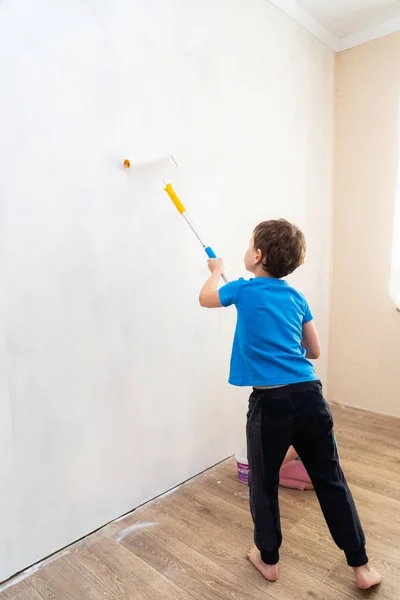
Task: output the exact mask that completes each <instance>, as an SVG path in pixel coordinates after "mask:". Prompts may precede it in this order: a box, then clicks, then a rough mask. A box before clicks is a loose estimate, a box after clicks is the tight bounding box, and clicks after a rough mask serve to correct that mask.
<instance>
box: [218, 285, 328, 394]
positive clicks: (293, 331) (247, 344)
mask: <svg viewBox="0 0 400 600" xmlns="http://www.w3.org/2000/svg"><path fill="white" fill-rule="evenodd" d="M219 299H220V302H221V304H222V306H230V305H231V304H234V305H235V306H236V308H237V324H236V331H235V337H234V340H233V348H232V357H231V368H230V376H229V383H231V384H232V385H238V386H255V387H260V386H269V385H289V384H292V383H301V382H304V381H314V380H317V379H318V378H317V376H316V373H315V370H314V366H313V364H312V362H311V361H309V360H308V359H307V358H306V351H305V349H304V348H303V347H302V345H301V340H302V327H303V324H304V323H307V322H308V321H311V320H312V318H313V316H312V314H311V311H310V308H309V306H308V304H307V301H306V299H305V297H304V296H303V294H301V293H300V292H298V291H297V290H295V289H294V288H292V287H291V286H290V285H289V284H288V283H287V282H286V281H284V280H283V279H273V278H271V277H256V278H255V279H250V280H245V279H238V280H237V281H232V282H230V283H228V284H227V285H224V286H223V287H222V288H220V290H219Z"/></svg>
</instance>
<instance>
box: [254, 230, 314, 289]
mask: <svg viewBox="0 0 400 600" xmlns="http://www.w3.org/2000/svg"><path fill="white" fill-rule="evenodd" d="M254 248H255V250H261V253H262V266H263V269H264V271H267V272H268V273H269V274H270V275H271V276H272V277H275V278H276V279H281V278H282V277H286V276H287V275H290V273H293V271H295V270H296V269H297V267H300V265H302V264H303V262H304V259H305V256H306V240H305V237H304V234H303V232H302V231H300V229H299V228H298V227H296V226H295V225H292V223H289V221H286V219H278V220H270V221H263V222H262V223H260V224H259V225H257V227H256V228H255V230H254Z"/></svg>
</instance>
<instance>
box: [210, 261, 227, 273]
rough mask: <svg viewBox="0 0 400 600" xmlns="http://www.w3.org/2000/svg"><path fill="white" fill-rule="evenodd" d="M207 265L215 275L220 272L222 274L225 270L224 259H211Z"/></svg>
mask: <svg viewBox="0 0 400 600" xmlns="http://www.w3.org/2000/svg"><path fill="white" fill-rule="evenodd" d="M207 264H208V268H209V269H210V271H211V273H214V271H220V272H221V273H222V272H223V270H224V261H223V260H222V258H209V259H208V261H207Z"/></svg>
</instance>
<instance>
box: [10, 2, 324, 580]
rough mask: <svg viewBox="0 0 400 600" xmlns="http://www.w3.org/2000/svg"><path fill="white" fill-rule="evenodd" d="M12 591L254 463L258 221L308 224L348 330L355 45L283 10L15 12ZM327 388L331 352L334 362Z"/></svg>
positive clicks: (175, 6)
mask: <svg viewBox="0 0 400 600" xmlns="http://www.w3.org/2000/svg"><path fill="white" fill-rule="evenodd" d="M0 61H1V62H0V69H1V82H2V93H1V94H0V131H1V144H0V171H1V178H0V195H1V204H0V211H1V212H0V253H1V254H0V268H1V282H2V285H1V294H2V296H1V315H0V316H1V322H0V336H1V337H0V342H1V343H0V369H1V371H0V376H1V379H0V386H1V387H0V393H1V405H0V410H1V418H0V423H1V425H0V427H1V436H0V469H1V473H2V474H3V475H4V474H5V478H4V477H3V481H2V484H3V488H4V490H6V493H4V492H2V493H1V494H0V497H1V502H2V503H3V504H4V503H5V504H6V506H0V508H1V509H2V510H1V512H0V519H1V522H0V579H4V578H6V577H7V576H9V575H11V574H12V573H14V572H15V571H17V570H19V569H22V568H24V567H26V566H28V565H29V564H31V563H33V562H34V561H37V560H38V559H40V558H42V557H43V556H45V555H48V554H50V553H52V552H53V551H55V550H57V549H59V548H60V547H62V546H65V545H66V544H68V543H70V542H72V541H73V540H75V539H77V538H79V537H81V536H83V535H85V534H87V533H88V532H90V531H92V530H93V529H95V528H97V527H99V526H101V525H102V524H103V523H105V522H107V521H109V520H111V519H113V518H115V517H117V516H119V515H121V514H122V513H124V512H126V511H128V510H130V509H132V508H133V507H135V506H137V505H138V504H140V503H142V502H144V501H146V500H148V499H149V498H151V497H154V496H155V495H157V494H159V493H161V492H163V491H164V490H166V489H168V488H170V487H171V486H173V485H175V484H177V483H179V482H181V481H182V480H184V479H186V478H188V477H190V476H192V475H194V474H195V473H197V472H199V471H200V470H202V469H204V468H206V467H208V466H210V465H212V464H213V463H215V462H217V461H218V460H220V459H222V458H224V457H226V456H227V455H229V454H231V453H233V452H234V451H235V449H236V447H237V445H238V443H239V440H240V439H241V435H242V428H243V421H244V418H243V414H244V411H245V405H246V396H247V391H248V390H234V389H230V388H229V387H228V386H227V384H226V378H227V367H228V358H229V350H230V342H231V337H232V325H233V322H234V312H233V311H230V312H223V311H220V312H218V311H216V312H207V311H203V310H201V309H200V308H199V307H198V304H197V294H198V290H199V287H200V284H201V283H202V281H203V279H204V278H205V276H206V269H205V260H204V256H203V254H202V252H201V249H200V248H199V247H198V245H197V243H196V241H195V240H194V239H193V238H192V235H191V233H190V231H188V230H187V229H186V227H185V226H184V223H182V222H181V220H180V219H179V217H178V215H177V214H176V212H175V210H174V208H173V207H172V205H170V202H169V200H168V198H167V196H166V195H165V194H164V192H163V191H162V188H161V186H160V184H159V179H160V177H161V176H162V175H163V170H164V169H165V163H164V164H160V165H153V166H151V167H148V168H146V169H142V170H141V169H138V170H137V171H136V172H133V173H130V174H128V173H125V172H123V171H122V170H121V168H120V165H121V161H122V159H123V158H124V157H125V156H126V155H127V154H128V155H131V156H133V157H134V158H135V159H137V160H138V161H141V160H144V161H146V160H147V159H148V158H151V157H152V156H159V155H163V154H170V153H172V154H173V155H174V156H175V157H176V158H177V160H178V161H179V164H180V168H179V171H178V173H177V174H176V176H174V178H173V181H174V184H175V187H176V190H177V191H178V192H179V193H180V195H181V196H182V199H183V200H184V202H185V203H186V204H187V206H188V208H190V210H191V212H192V215H193V216H195V217H196V218H197V221H198V223H199V225H200V226H201V228H202V229H203V230H204V231H207V232H208V233H209V237H210V240H212V241H213V243H214V244H215V246H216V248H217V250H219V251H221V252H223V253H224V254H225V258H226V264H227V269H228V273H229V275H230V276H235V275H239V274H241V269H242V258H241V256H242V251H243V250H244V249H245V247H246V244H247V241H248V238H249V236H250V233H251V229H252V227H253V226H254V225H255V224H256V223H257V221H259V220H261V219H264V218H266V217H271V216H286V217H288V218H292V219H294V220H296V221H297V223H298V224H299V225H300V226H302V227H303V228H304V230H305V232H306V234H307V236H308V241H309V258H308V265H307V267H305V268H304V269H302V270H301V272H300V273H299V274H298V275H297V276H296V277H295V280H296V282H297V284H298V285H299V286H300V287H301V288H302V289H303V290H304V291H305V292H306V293H307V294H308V295H309V300H310V303H311V305H312V306H313V308H314V311H315V314H316V318H317V321H318V324H319V326H320V329H321V331H322V337H323V342H324V346H325V347H326V341H327V340H326V338H327V314H328V302H327V299H328V291H329V289H328V288H329V272H328V271H329V269H328V265H329V247H330V214H331V164H332V160H331V158H332V113H333V111H332V99H333V53H332V52H331V51H330V50H329V49H328V48H326V47H325V46H323V45H322V44H321V43H320V42H319V41H317V40H316V39H314V38H313V37H312V36H311V35H310V34H309V33H307V32H306V31H304V30H303V29H302V28H301V27H300V26H299V25H297V24H296V23H294V22H293V21H291V20H290V19H289V18H288V17H287V16H285V15H284V14H283V13H281V12H280V11H279V10H277V9H276V8H275V7H273V6H271V5H270V4H269V3H268V2H267V1H266V0H247V1H246V2H243V1H241V0H219V1H218V2H215V1H214V0H171V1H170V2H168V3H166V2H165V0H146V1H144V0H142V1H139V0H112V1H111V0H109V1H106V0H103V1H102V2H99V1H98V0H86V1H85V2H82V1H78V0H68V2H66V1H64V2H62V1H59V2H54V1H50V0H37V2H35V3H32V2H29V1H28V0H14V1H13V2H10V1H9V2H2V3H1V4H0ZM320 369H321V370H320V372H321V375H322V377H325V373H326V359H323V360H322V362H321V364H320Z"/></svg>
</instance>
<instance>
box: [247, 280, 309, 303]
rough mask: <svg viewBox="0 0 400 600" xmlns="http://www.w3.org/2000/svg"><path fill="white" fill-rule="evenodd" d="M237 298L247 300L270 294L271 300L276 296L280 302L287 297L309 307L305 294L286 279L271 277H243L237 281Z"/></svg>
mask: <svg viewBox="0 0 400 600" xmlns="http://www.w3.org/2000/svg"><path fill="white" fill-rule="evenodd" d="M235 286H236V297H237V298H238V299H240V298H242V299H245V298H246V296H253V297H254V296H258V295H260V296H262V295H264V294H268V295H269V296H270V298H273V297H274V296H275V297H276V298H277V300H278V301H282V300H283V299H284V298H285V297H287V298H288V299H289V298H290V299H291V300H293V299H297V300H298V301H300V302H301V303H304V304H305V305H307V304H308V303H307V300H306V297H305V295H304V294H303V292H301V291H300V290H298V289H297V288H295V287H293V286H292V285H290V283H288V282H287V281H286V280H285V279H273V278H270V277H252V278H250V279H244V278H243V277H241V278H239V279H237V280H236V281H235Z"/></svg>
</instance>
